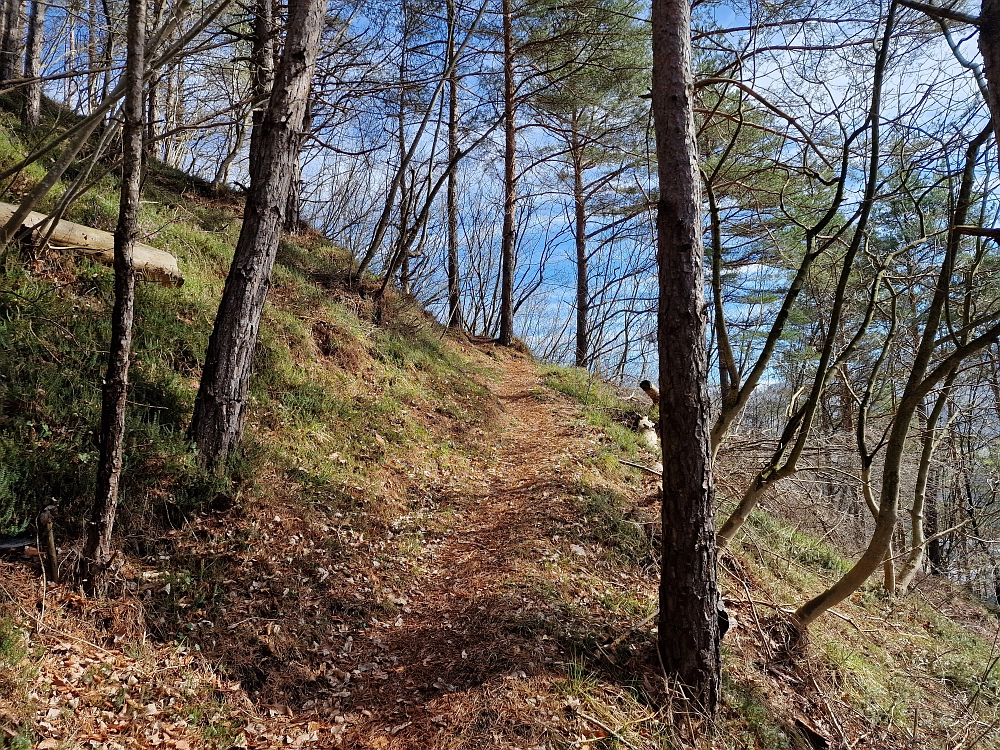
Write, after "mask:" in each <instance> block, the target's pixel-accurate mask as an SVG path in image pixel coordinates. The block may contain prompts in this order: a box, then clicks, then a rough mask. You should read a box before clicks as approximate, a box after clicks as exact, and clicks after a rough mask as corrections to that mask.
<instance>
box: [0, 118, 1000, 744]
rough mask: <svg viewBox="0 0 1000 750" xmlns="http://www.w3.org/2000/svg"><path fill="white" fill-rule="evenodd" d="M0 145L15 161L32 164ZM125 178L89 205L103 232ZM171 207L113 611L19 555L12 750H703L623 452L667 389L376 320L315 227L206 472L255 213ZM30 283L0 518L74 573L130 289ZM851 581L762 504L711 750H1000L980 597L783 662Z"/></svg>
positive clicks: (84, 275)
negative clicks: (219, 349)
mask: <svg viewBox="0 0 1000 750" xmlns="http://www.w3.org/2000/svg"><path fill="white" fill-rule="evenodd" d="M0 136H2V137H0V157H2V159H6V160H7V161H10V160H12V159H14V158H15V157H16V155H17V154H18V153H23V147H24V143H23V141H22V140H21V139H23V138H25V137H26V136H24V135H23V134H21V135H18V133H17V132H16V130H15V129H14V128H13V126H9V127H3V128H0ZM2 159H0V160H2ZM32 179H37V175H35V174H33V173H28V174H26V175H25V177H24V180H27V181H28V182H30V180H32ZM23 187H24V186H23V185H20V184H19V185H18V186H17V188H16V189H18V190H21V189H23ZM113 188H114V186H113V181H111V180H110V178H109V179H108V180H106V181H105V183H104V184H102V185H101V186H100V187H99V189H98V190H95V191H93V192H91V193H89V194H88V195H87V196H85V197H84V198H83V199H82V200H81V201H80V202H79V203H78V204H77V205H76V207H75V208H74V211H73V214H72V218H74V220H76V221H81V222H85V223H88V224H93V225H97V226H103V227H105V228H106V227H107V226H108V225H110V224H111V223H112V222H113V218H114V201H113V199H112V198H111V197H109V196H113ZM146 197H147V198H148V200H149V202H148V203H147V204H145V205H144V207H143V240H144V241H146V242H148V243H150V244H154V245H157V246H159V247H163V248H164V249H167V250H169V251H171V252H173V253H174V254H176V255H177V256H178V257H179V259H180V261H181V267H182V269H183V270H184V272H185V275H186V276H187V279H188V280H187V283H186V284H185V286H184V288H183V289H181V290H179V291H175V290H165V289H161V288H158V287H153V286H149V285H144V286H143V287H142V288H141V291H140V298H139V316H138V323H137V325H138V335H137V338H136V341H137V343H136V363H135V365H134V369H133V385H134V390H133V393H132V397H131V401H132V404H131V407H130V413H129V428H128V435H129V437H128V453H127V456H128V460H127V465H126V473H125V478H124V495H123V499H122V512H121V517H120V524H119V528H120V532H121V533H120V539H121V544H122V548H123V555H122V557H121V559H120V569H119V572H118V575H117V582H118V586H117V590H116V592H115V596H114V598H111V599H108V600H99V601H91V600H86V599H83V598H81V597H80V596H78V595H77V594H76V593H75V592H74V591H73V590H72V589H71V588H70V587H69V586H66V585H61V586H51V585H46V584H45V582H44V581H43V579H42V578H41V577H40V572H41V571H40V566H39V564H38V560H37V558H36V557H28V558H18V559H13V560H6V561H2V562H0V747H4V746H6V747H15V748H28V747H39V748H74V747H101V746H103V747H109V748H113V747H158V748H202V747H205V748H229V747H261V748H264V747H276V746H292V747H332V746H343V747H352V748H430V747H440V748H458V747H466V748H491V747H495V748H539V747H544V748H570V747H573V748H588V747H590V748H619V747H629V748H662V747H678V746H682V745H683V744H685V742H686V738H687V737H689V736H690V733H691V731H692V729H693V728H694V726H695V725H696V724H697V722H698V721H699V719H698V718H697V717H695V716H691V715H686V714H685V713H684V712H683V709H682V706H680V704H678V703H676V702H672V698H671V695H672V694H671V692H670V691H669V690H667V689H666V687H665V686H664V685H663V682H662V678H661V677H660V674H659V667H658V664H657V660H656V655H655V648H654V645H655V637H656V636H655V631H654V629H653V623H652V619H651V616H652V615H653V613H654V612H655V607H656V586H657V581H658V565H659V561H658V559H657V555H656V544H657V539H658V533H659V531H658V529H657V521H656V504H655V489H654V487H653V484H652V479H651V478H650V477H649V476H648V475H645V474H643V473H642V472H639V471H635V470H633V469H630V468H628V467H626V466H625V465H623V464H622V462H621V460H622V459H624V460H627V461H631V462H634V463H645V464H647V465H648V464H651V463H653V461H655V457H654V456H652V455H649V454H646V453H644V452H643V449H642V448H640V446H639V442H638V440H637V438H636V436H635V434H634V433H632V432H631V431H630V430H629V429H627V427H626V426H624V425H625V423H628V422H629V421H630V420H631V419H634V417H635V415H637V414H638V413H640V412H642V411H643V410H644V409H645V402H644V401H643V398H644V397H642V398H633V399H632V400H629V399H625V400H622V398H621V394H616V393H615V391H614V390H613V389H612V388H610V387H609V386H607V385H606V384H603V383H601V382H600V381H599V380H596V379H592V378H590V377H589V376H588V375H587V374H586V373H584V372H581V371H578V370H573V369H564V368H557V367H551V366H547V365H539V364H536V363H534V362H532V361H531V360H530V359H528V358H526V357H524V356H522V355H519V354H517V353H514V352H510V351H507V350H502V349H497V348H495V347H494V346H493V345H492V343H490V342H487V341H479V340H472V339H469V338H467V337H464V336H455V335H453V334H449V333H448V332H446V331H444V330H442V329H441V328H440V327H439V326H437V325H436V324H435V323H433V321H431V320H430V319H429V316H428V315H427V314H426V313H425V312H424V311H422V310H420V309H419V308H418V307H416V306H415V305H414V303H413V302H412V300H407V299H400V298H398V297H394V298H392V299H391V300H390V301H389V302H388V304H387V306H386V307H385V308H384V309H383V310H382V311H380V315H379V316H378V317H379V319H380V320H381V324H380V325H375V324H374V323H373V320H374V319H375V317H376V316H375V314H374V313H375V311H374V310H373V309H372V307H371V303H370V301H369V300H368V299H366V298H365V296H363V295H361V294H359V293H358V290H356V289H351V288H349V287H348V286H347V285H346V284H345V283H344V281H343V279H344V276H345V270H346V269H347V268H348V267H349V264H350V262H351V258H350V256H349V254H348V253H347V252H346V251H344V250H343V249H341V248H338V247H336V246H335V245H334V244H332V243H330V242H329V241H327V240H325V239H323V238H321V237H318V236H316V235H315V234H307V235H305V236H302V237H292V238H288V240H287V241H285V242H284V243H283V245H282V249H281V252H280V256H279V261H278V265H277V266H276V270H275V285H274V289H273V293H272V296H271V300H270V302H269V305H268V308H267V311H266V313H265V320H264V325H263V327H262V335H261V341H260V344H259V346H258V350H257V352H256V355H255V377H254V381H253V384H252V415H251V418H250V423H249V425H248V431H247V439H246V444H245V449H244V451H243V452H242V456H241V458H240V460H239V461H238V462H237V463H236V465H235V466H234V467H233V471H232V473H231V475H230V476H229V477H226V478H224V479H219V478H216V477H212V476H206V475H204V474H203V473H202V472H200V471H199V470H198V469H197V467H196V465H195V463H194V461H193V460H192V456H191V454H190V450H189V446H188V445H187V443H186V438H185V428H186V425H187V420H188V419H189V418H190V410H191V405H192V403H193V397H194V393H195V390H196V386H197V377H198V374H199V371H200V367H201V357H202V356H203V352H204V350H205V344H206V341H207V336H208V333H209V332H210V330H211V324H212V318H213V316H214V313H215V308H216V306H217V303H218V296H219V294H220V293H221V288H222V283H223V279H224V274H225V272H226V270H227V268H228V258H229V255H230V254H231V252H232V247H233V243H234V241H235V236H236V233H237V231H238V226H239V214H238V211H239V204H238V201H236V200H235V199H234V198H233V197H215V196H212V195H211V194H210V192H209V191H207V189H206V186H204V185H202V184H199V183H197V181H194V180H191V179H190V178H187V177H186V176H184V175H180V174H175V173H166V172H162V171H154V173H153V175H152V176H151V179H150V183H149V185H148V186H147V193H146ZM3 263H4V266H3V274H2V276H0V307H2V310H0V311H2V313H3V314H2V315H0V340H2V342H3V344H4V346H3V347H2V350H0V524H2V525H3V526H4V529H3V530H12V531H20V530H21V529H23V528H25V524H29V523H30V522H31V520H32V519H33V517H34V514H35V513H36V512H37V511H38V510H39V509H40V508H41V507H43V506H44V505H46V504H47V503H49V502H51V501H52V500H53V499H55V500H56V501H57V502H56V506H57V509H56V514H57V531H58V538H59V542H60V546H61V548H62V553H63V556H64V562H63V568H64V570H68V569H69V568H71V566H72V564H73V562H74V550H75V548H76V544H77V543H78V536H79V531H80V528H81V527H80V522H81V519H82V518H83V517H84V514H85V512H86V508H87V504H88V503H89V500H90V497H91V494H92V487H93V468H94V456H93V447H92V437H93V431H94V430H95V429H96V424H97V415H98V397H99V389H98V385H97V384H98V383H99V382H100V377H101V374H102V369H103V364H104V356H105V354H104V351H105V349H106V340H107V335H108V326H107V317H108V313H109V310H110V301H111V299H110V272H109V271H108V270H107V269H104V268H100V267H94V266H90V265H88V264H86V263H78V262H76V261H73V260H71V259H68V258H66V257H64V256H62V255H60V254H58V253H54V252H42V251H38V250H35V249H32V248H22V249H20V250H15V251H12V252H10V253H9V254H8V255H7V256H5V258H4V260H3ZM720 468H721V469H723V470H724V468H725V460H723V461H722V462H721V466H720ZM720 486H722V487H726V486H727V482H725V481H723V482H721V483H720ZM723 494H724V493H723ZM720 499H721V500H722V501H723V502H725V500H726V498H725V497H722V498H720ZM27 529H28V531H29V532H31V531H32V527H31V526H30V525H29V526H27ZM845 564H846V561H845V560H843V559H842V558H840V557H839V556H838V554H837V553H836V551H834V550H832V549H831V548H830V547H829V546H827V545H826V544H825V543H824V542H823V541H822V540H819V539H815V538H811V537H808V536H806V535H803V534H801V533H798V532H797V531H796V530H795V529H794V528H792V527H790V526H788V525H786V524H784V523H782V522H780V521H779V520H777V519H775V518H772V517H770V516H768V515H766V514H765V513H758V514H755V515H754V517H753V518H752V519H751V522H750V523H749V524H748V526H747V530H746V534H745V536H744V537H743V538H742V540H741V541H740V542H739V543H738V544H736V545H734V546H733V548H732V549H731V551H730V552H727V553H726V554H725V555H724V557H723V558H722V568H721V573H720V580H721V584H722V586H723V592H724V595H725V598H726V601H727V603H728V604H729V607H730V609H731V611H733V612H734V614H735V618H736V620H737V623H738V624H737V627H736V628H735V630H733V631H732V632H731V633H730V634H729V635H728V636H727V638H726V641H725V642H724V659H725V673H726V684H725V706H724V712H723V715H722V716H721V717H720V720H719V725H718V727H717V728H716V734H715V739H714V740H712V742H713V743H714V745H715V746H716V747H720V748H744V747H753V748H765V747H766V748H785V747H790V748H808V747H854V748H909V747H935V748H957V747H964V748H970V747H981V748H982V747H997V746H1000V742H998V740H997V737H998V736H1000V733H998V732H997V726H998V725H997V721H998V717H1000V682H998V680H1000V677H998V675H997V663H998V661H1000V646H998V645H997V643H998V642H997V636H998V632H1000V626H998V620H997V618H996V616H995V615H993V614H990V613H989V612H986V611H985V610H983V609H982V608H981V607H979V606H977V605H976V604H974V603H973V602H971V601H969V600H968V599H967V598H965V597H964V595H963V594H962V592H961V591H960V590H958V589H956V588H955V587H952V586H949V585H947V584H945V583H943V582H941V581H936V580H933V579H927V580H925V581H924V582H923V583H922V584H921V587H920V588H919V589H918V591H917V592H916V594H914V595H913V596H910V597H908V598H906V599H903V600H899V601H886V600H884V599H882V598H880V596H879V594H878V589H877V587H876V586H874V585H873V586H872V587H871V588H866V589H865V590H863V591H862V592H860V593H859V594H857V595H856V596H854V597H852V599H851V600H850V601H849V602H847V603H845V604H844V605H842V606H841V607H840V608H838V610H837V612H836V613H835V614H833V615H830V616H828V617H825V618H824V619H823V620H822V621H821V622H819V623H817V624H816V626H815V627H814V628H813V629H812V632H811V639H810V642H809V643H808V644H806V645H805V648H804V651H802V652H799V653H796V654H794V655H789V654H788V653H787V651H786V649H785V644H783V643H781V642H779V640H780V639H777V638H776V636H775V633H779V632H781V631H780V629H776V628H774V627H772V625H773V623H774V622H775V621H776V619H777V620H778V621H780V616H781V615H782V613H783V612H784V611H785V610H786V609H788V608H790V607H792V606H793V605H795V604H796V603H798V602H801V601H802V600H803V599H804V598H805V597H806V596H808V595H809V594H811V593H814V592H815V591H817V590H818V589H819V588H820V587H822V586H823V585H825V583H826V582H828V581H829V580H831V579H832V578H833V577H835V576H836V575H838V574H839V572H840V571H841V570H842V569H843V567H844V565H845Z"/></svg>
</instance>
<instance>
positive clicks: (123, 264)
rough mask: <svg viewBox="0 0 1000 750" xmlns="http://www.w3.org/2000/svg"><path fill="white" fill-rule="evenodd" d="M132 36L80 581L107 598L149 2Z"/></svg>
mask: <svg viewBox="0 0 1000 750" xmlns="http://www.w3.org/2000/svg"><path fill="white" fill-rule="evenodd" d="M127 34H128V36H127V45H128V52H127V59H126V63H125V106H124V111H123V114H124V116H125V129H124V132H123V135H122V141H123V146H124V151H123V163H122V189H121V202H120V204H119V211H118V226H117V227H116V228H115V304H114V309H113V311H112V314H111V346H110V352H109V354H108V371H107V376H106V377H105V380H104V392H103V397H102V400H101V432H100V438H99V444H100V460H99V462H98V465H97V491H96V496H95V497H94V507H93V510H92V511H91V517H90V523H89V524H88V526H87V538H86V541H85V542H84V547H83V553H82V554H81V556H80V565H79V570H78V576H77V578H78V582H79V583H80V585H81V586H82V587H83V589H84V590H85V591H86V592H87V593H89V594H99V593H101V592H102V591H103V589H104V587H105V584H106V581H105V576H104V573H105V571H106V570H107V567H108V564H109V562H110V561H111V559H112V556H113V551H112V548H111V533H112V531H113V529H114V524H115V514H116V512H117V508H118V490H119V480H120V478H121V471H122V444H123V441H124V439H125V408H126V400H127V398H128V371H129V363H130V359H131V352H132V321H133V318H134V315H135V267H134V265H133V263H132V248H133V246H134V244H135V241H136V235H137V233H138V225H139V195H140V192H141V188H142V142H143V130H144V124H143V109H144V108H143V74H144V72H145V35H146V3H144V2H141V3H130V4H129V11H128V32H127Z"/></svg>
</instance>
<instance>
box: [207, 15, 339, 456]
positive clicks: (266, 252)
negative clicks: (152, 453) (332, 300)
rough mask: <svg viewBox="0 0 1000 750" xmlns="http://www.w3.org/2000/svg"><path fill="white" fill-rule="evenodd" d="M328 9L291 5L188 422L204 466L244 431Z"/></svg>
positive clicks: (253, 143) (253, 144)
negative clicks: (255, 353)
mask: <svg viewBox="0 0 1000 750" xmlns="http://www.w3.org/2000/svg"><path fill="white" fill-rule="evenodd" d="M325 10H326V0H299V1H298V2H291V3H290V4H289V9H288V26H287V31H286V33H285V43H284V49H283V50H282V53H281V60H280V62H279V63H278V67H277V70H276V71H275V75H274V83H273V86H272V90H271V97H270V99H269V101H268V104H267V109H266V111H265V112H264V115H263V118H262V120H261V123H260V126H259V128H255V131H256V132H255V133H254V134H253V136H252V137H251V151H252V152H253V153H254V154H255V155H256V158H255V159H254V160H253V161H252V163H251V167H250V168H251V172H250V189H249V191H248V193H247V200H246V210H245V212H244V217H243V226H242V228H241V230H240V236H239V240H238V241H237V244H236V251H235V254H234V256H233V263H232V266H231V268H230V271H229V275H228V276H227V277H226V286H225V289H224V290H223V293H222V301H221V303H220V305H219V312H218V315H217V316H216V319H215V327H214V329H213V331H212V336H211V338H210V339H209V343H208V352H207V353H206V356H205V366H204V369H203V371H202V377H201V384H200V386H199V388H198V396H197V399H196V401H195V408H194V416H193V418H192V421H191V428H190V434H191V437H192V439H193V440H194V442H195V445H196V447H197V450H198V456H199V461H200V462H201V463H202V465H204V466H205V467H207V468H211V469H222V468H224V466H225V464H226V460H227V459H228V457H229V455H230V454H231V452H232V451H233V449H234V448H236V447H237V445H238V444H239V442H240V439H241V438H242V436H243V425H244V421H245V417H246V406H247V394H248V390H249V386H250V374H251V364H252V358H253V351H254V347H255V346H256V343H257V333H258V331H259V330H260V319H261V315H263V312H264V302H265V300H266V299H267V293H268V290H269V289H270V286H271V270H272V269H273V267H274V260H275V257H276V256H277V252H278V240H279V239H280V237H281V229H282V226H283V224H284V219H285V211H286V208H287V205H288V194H289V189H290V186H291V181H292V179H294V177H295V174H296V171H297V164H298V149H299V146H300V144H301V142H302V135H301V134H302V129H303V124H304V120H305V114H306V105H307V100H308V97H309V90H310V84H311V81H312V76H313V72H314V70H315V67H316V57H317V54H318V52H319V43H320V37H321V33H322V30H323V23H324V19H325V17H326V13H325Z"/></svg>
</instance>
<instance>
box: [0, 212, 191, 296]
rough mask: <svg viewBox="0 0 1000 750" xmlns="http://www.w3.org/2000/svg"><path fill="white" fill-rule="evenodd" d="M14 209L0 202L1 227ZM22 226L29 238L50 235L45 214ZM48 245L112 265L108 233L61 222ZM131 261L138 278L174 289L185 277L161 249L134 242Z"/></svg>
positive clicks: (31, 217)
mask: <svg viewBox="0 0 1000 750" xmlns="http://www.w3.org/2000/svg"><path fill="white" fill-rule="evenodd" d="M16 210H17V207H16V206H12V205H11V204H9V203H0V226H2V225H4V224H6V223H7V222H8V221H10V218H11V217H12V216H13V215H14V211H16ZM22 226H23V228H24V229H26V230H30V231H31V233H32V235H34V236H36V237H38V238H41V237H44V236H45V235H46V234H48V233H49V229H50V228H51V227H52V220H51V219H50V218H49V217H48V216H46V215H45V214H40V213H38V212H36V211H32V212H31V213H30V214H28V216H27V217H26V218H25V220H24V223H23V225H22ZM49 246H50V247H52V248H53V249H54V250H67V251H73V252H75V253H77V254H78V255H85V256H86V257H88V258H90V259H92V260H95V261H97V262H98V263H103V264H104V265H107V266H111V265H114V262H115V236H114V235H113V234H112V233H111V232H105V231H104V230H102V229H94V228H93V227H86V226H84V225H83V224H75V223H74V222H72V221H65V220H63V221H60V222H58V223H57V224H56V226H55V229H53V230H52V235H51V236H50V237H49ZM132 260H133V263H134V264H135V272H136V274H137V275H138V277H139V278H140V279H147V280H149V281H157V282H159V283H160V284H163V285H164V286H174V287H178V286H181V285H182V284H183V283H184V276H183V275H182V274H181V272H180V269H179V268H178V267H177V258H175V257H174V256H173V255H171V254H170V253H168V252H166V251H164V250H159V249H157V248H155V247H152V246H150V245H144V244H142V243H141V242H137V243H135V247H134V249H133V250H132Z"/></svg>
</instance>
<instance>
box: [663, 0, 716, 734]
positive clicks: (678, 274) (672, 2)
mask: <svg viewBox="0 0 1000 750" xmlns="http://www.w3.org/2000/svg"><path fill="white" fill-rule="evenodd" d="M652 22H653V92H652V93H653V119H654V123H655V126H656V155H657V171H658V175H659V185H660V200H659V205H658V207H657V218H656V235H657V263H658V267H659V280H660V301H659V315H658V321H657V331H658V335H659V357H660V359H659V364H660V420H661V421H660V428H661V429H660V435H661V438H660V439H661V443H662V448H663V508H662V514H661V517H662V525H663V550H662V554H663V564H662V567H661V570H662V573H661V578H660V592H659V600H660V614H659V635H658V641H659V652H660V658H661V660H662V662H663V666H664V668H665V669H666V671H667V672H668V673H669V674H671V675H673V676H675V677H676V678H677V680H678V682H679V683H680V684H681V686H682V687H683V688H684V689H685V691H686V692H687V694H688V696H689V697H690V698H691V699H692V700H694V701H695V702H696V703H697V704H699V705H700V707H701V708H702V709H703V710H704V711H705V712H706V713H707V714H709V715H714V714H715V713H716V711H717V710H718V706H719V698H720V696H719V693H720V683H721V666H720V664H721V661H720V649H719V638H720V637H719V624H718V609H717V607H718V602H719V592H718V587H717V581H716V575H717V573H716V540H715V523H714V517H713V511H714V504H715V503H714V500H715V493H714V485H713V480H712V458H711V447H710V423H709V408H710V404H709V398H708V354H707V352H706V349H705V331H706V318H705V304H704V297H703V287H704V279H703V276H702V253H703V250H702V242H701V233H702V226H701V194H700V193H701V188H700V184H699V174H698V151H697V144H696V142H695V127H694V102H693V96H694V91H693V85H692V74H691V7H690V5H689V3H688V0H654V2H653V7H652Z"/></svg>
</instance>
